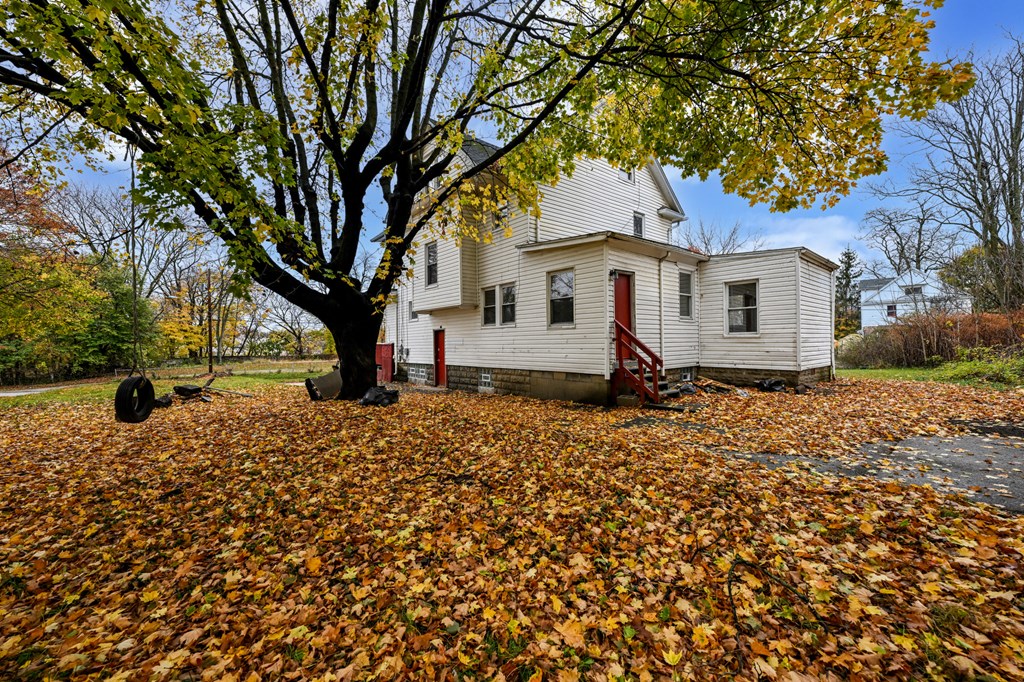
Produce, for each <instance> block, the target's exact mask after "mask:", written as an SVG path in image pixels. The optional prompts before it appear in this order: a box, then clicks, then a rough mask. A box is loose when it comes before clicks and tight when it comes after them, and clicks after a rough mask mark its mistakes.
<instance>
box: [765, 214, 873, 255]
mask: <svg viewBox="0 0 1024 682" xmlns="http://www.w3.org/2000/svg"><path fill="white" fill-rule="evenodd" d="M750 226H751V227H755V229H756V228H760V230H761V236H762V237H763V238H764V241H765V248H768V249H780V248H785V247H790V246H805V247H807V248H808V249H810V250H811V251H814V252H816V253H819V254H821V255H822V256H825V257H826V258H829V259H831V260H833V261H838V259H839V254H841V253H842V252H843V250H844V249H845V248H846V247H847V245H850V246H852V247H853V248H854V250H855V251H858V252H862V251H865V249H864V247H863V245H861V244H860V243H858V241H857V232H858V231H859V226H858V224H857V221H855V220H853V219H852V218H850V217H849V216H845V215H841V214H837V213H833V214H828V215H821V216H817V217H813V216H812V217H792V218H790V217H781V216H772V217H770V218H767V219H761V220H757V221H751V223H750Z"/></svg>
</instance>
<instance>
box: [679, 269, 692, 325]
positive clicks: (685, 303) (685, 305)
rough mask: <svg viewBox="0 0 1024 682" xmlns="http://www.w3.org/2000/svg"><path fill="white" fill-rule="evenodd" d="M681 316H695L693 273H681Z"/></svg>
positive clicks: (689, 317)
mask: <svg viewBox="0 0 1024 682" xmlns="http://www.w3.org/2000/svg"><path fill="white" fill-rule="evenodd" d="M679 317H685V318H688V319H692V318H693V273H692V272H680V273H679Z"/></svg>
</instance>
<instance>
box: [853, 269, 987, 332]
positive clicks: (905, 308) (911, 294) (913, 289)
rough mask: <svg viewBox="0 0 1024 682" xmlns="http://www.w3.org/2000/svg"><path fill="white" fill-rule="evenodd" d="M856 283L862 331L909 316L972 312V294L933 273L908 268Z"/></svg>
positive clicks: (893, 322)
mask: <svg viewBox="0 0 1024 682" xmlns="http://www.w3.org/2000/svg"><path fill="white" fill-rule="evenodd" d="M857 286H858V288H859V289H860V326H861V332H869V331H871V330H872V329H875V328H877V327H882V326H885V325H887V324H895V323H897V322H899V321H900V320H901V319H903V318H905V317H907V316H908V315H914V314H919V313H926V312H941V313H969V312H971V297H970V295H968V294H967V293H966V292H963V291H961V290H959V289H956V288H954V287H951V286H950V285H948V284H946V283H945V282H943V281H942V280H941V279H939V278H938V277H937V276H936V275H935V274H934V273H930V272H923V271H921V270H908V271H907V272H904V273H903V274H901V275H898V276H896V277H879V278H873V279H862V280H860V282H858V283H857Z"/></svg>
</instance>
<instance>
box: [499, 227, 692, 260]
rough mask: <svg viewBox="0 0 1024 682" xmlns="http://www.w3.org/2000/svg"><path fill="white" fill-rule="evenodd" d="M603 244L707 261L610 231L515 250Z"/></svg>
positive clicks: (645, 252) (675, 247)
mask: <svg viewBox="0 0 1024 682" xmlns="http://www.w3.org/2000/svg"><path fill="white" fill-rule="evenodd" d="M604 242H607V243H611V244H614V245H615V246H618V247H620V248H623V249H626V250H627V251H634V252H636V253H642V254H644V255H649V256H655V257H659V258H660V257H664V256H666V255H667V256H668V257H672V256H675V257H676V258H677V259H686V260H691V261H698V262H700V261H706V260H708V257H707V256H705V255H704V254H702V253H696V252H694V251H690V250H689V249H685V248H682V247H679V246H675V245H673V244H665V243H663V242H656V241H654V240H652V239H644V238H642V237H634V236H632V235H628V234H622V233H620V232H610V231H605V232H591V233H589V234H584V235H580V236H578V237H562V238H561V239H550V240H547V241H543V242H528V243H526V244H519V245H518V246H517V247H516V248H517V249H519V250H520V251H522V252H524V253H533V252H538V251H552V250H554V249H567V248H570V247H573V246H583V245H585V244H599V243H604Z"/></svg>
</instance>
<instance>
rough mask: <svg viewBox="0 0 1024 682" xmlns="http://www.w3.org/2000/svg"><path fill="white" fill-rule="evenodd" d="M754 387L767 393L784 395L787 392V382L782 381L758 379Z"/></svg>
mask: <svg viewBox="0 0 1024 682" xmlns="http://www.w3.org/2000/svg"><path fill="white" fill-rule="evenodd" d="M754 387H755V388H757V390H759V391H764V392H765V393H782V392H783V391H785V390H786V382H785V381H783V380H782V379H758V380H757V381H755V382H754Z"/></svg>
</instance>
